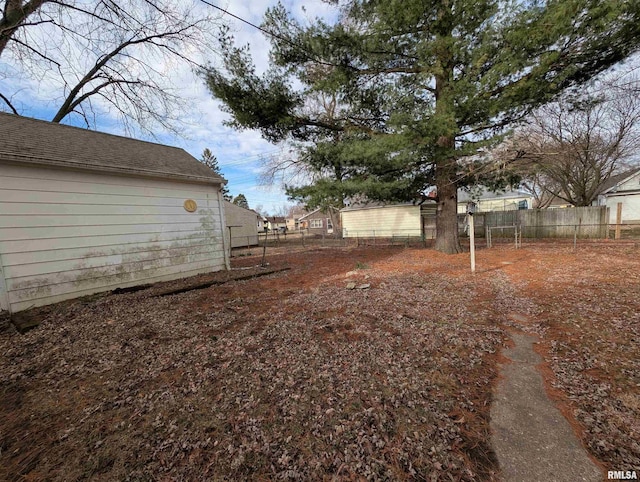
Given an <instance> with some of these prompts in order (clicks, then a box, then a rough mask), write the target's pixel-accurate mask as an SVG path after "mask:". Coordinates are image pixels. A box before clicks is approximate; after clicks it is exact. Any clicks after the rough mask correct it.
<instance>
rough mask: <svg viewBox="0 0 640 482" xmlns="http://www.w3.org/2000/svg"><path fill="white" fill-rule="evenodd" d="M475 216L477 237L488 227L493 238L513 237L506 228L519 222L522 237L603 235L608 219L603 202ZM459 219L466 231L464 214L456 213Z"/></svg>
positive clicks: (593, 236)
mask: <svg viewBox="0 0 640 482" xmlns="http://www.w3.org/2000/svg"><path fill="white" fill-rule="evenodd" d="M474 218H475V219H474V221H475V229H474V231H475V235H476V236H477V237H484V236H486V233H487V232H489V231H491V235H492V237H494V238H496V237H513V235H514V234H513V229H509V228H511V227H513V226H518V227H519V230H520V235H521V237H522V238H573V237H578V238H581V239H588V238H592V239H598V238H606V237H607V220H608V219H609V218H608V215H607V207H606V206H588V207H577V208H566V209H523V210H518V211H492V212H486V213H482V212H481V213H476V214H475V215H474ZM458 223H459V227H460V230H461V233H462V232H466V229H467V228H466V215H459V216H458ZM502 231H504V233H502Z"/></svg>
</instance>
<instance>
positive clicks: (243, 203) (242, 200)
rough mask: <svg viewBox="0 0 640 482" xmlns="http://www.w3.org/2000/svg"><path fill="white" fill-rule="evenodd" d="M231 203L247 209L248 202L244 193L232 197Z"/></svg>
mask: <svg viewBox="0 0 640 482" xmlns="http://www.w3.org/2000/svg"><path fill="white" fill-rule="evenodd" d="M233 204H235V205H236V206H240V207H241V208H245V209H249V202H248V201H247V198H246V197H245V195H244V194H238V195H237V196H236V197H235V198H233Z"/></svg>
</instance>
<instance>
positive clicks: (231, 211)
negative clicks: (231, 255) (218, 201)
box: [224, 201, 258, 248]
mask: <svg viewBox="0 0 640 482" xmlns="http://www.w3.org/2000/svg"><path fill="white" fill-rule="evenodd" d="M224 213H225V217H226V219H227V226H230V229H228V230H227V231H228V232H227V233H226V234H227V235H229V234H230V236H231V247H232V248H239V247H242V246H255V245H256V244H258V215H257V214H256V213H255V212H254V211H250V210H249V209H245V208H242V207H240V206H236V205H235V204H233V203H230V202H229V201H225V202H224Z"/></svg>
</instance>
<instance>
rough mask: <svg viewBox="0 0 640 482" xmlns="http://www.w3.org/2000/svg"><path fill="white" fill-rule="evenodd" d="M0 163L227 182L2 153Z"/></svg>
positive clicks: (219, 183)
mask: <svg viewBox="0 0 640 482" xmlns="http://www.w3.org/2000/svg"><path fill="white" fill-rule="evenodd" d="M0 161H8V162H11V163H16V164H31V165H37V166H44V167H61V168H65V169H74V170H82V171H93V172H109V173H115V174H129V175H134V176H140V177H152V178H156V179H169V180H178V181H189V182H196V183H200V184H212V185H215V186H222V185H223V184H226V183H227V181H226V180H225V179H223V178H221V177H220V178H215V177H206V176H190V175H186V174H177V173H172V172H162V171H152V170H148V169H133V168H127V167H120V166H97V165H88V164H81V163H78V162H70V161H60V160H58V159H43V158H37V157H30V156H23V155H19V154H10V153H9V154H8V153H0Z"/></svg>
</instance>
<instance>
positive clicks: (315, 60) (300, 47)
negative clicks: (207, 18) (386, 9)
mask: <svg viewBox="0 0 640 482" xmlns="http://www.w3.org/2000/svg"><path fill="white" fill-rule="evenodd" d="M200 1H201V2H202V3H204V4H206V5H209V6H210V7H213V8H215V9H216V10H219V11H221V12H222V13H224V14H226V15H229V16H230V17H233V18H235V19H236V20H240V21H241V22H243V23H246V24H247V25H249V26H250V27H253V28H255V29H257V30H260V31H261V32H262V33H264V34H266V35H269V36H270V37H273V38H276V39H278V40H282V41H283V42H285V43H288V44H289V45H291V46H292V47H295V48H297V49H299V50H300V51H301V52H302V53H304V54H306V56H307V58H308V59H309V60H313V61H314V62H317V63H319V64H321V65H327V66H330V67H344V66H340V65H336V64H333V63H331V62H325V61H324V60H319V59H318V58H316V57H315V55H314V54H312V53H310V52H309V51H308V50H307V49H306V48H305V47H304V46H302V45H300V44H298V43H296V42H293V41H291V40H289V39H288V38H286V37H283V36H282V35H278V34H277V33H274V32H270V31H269V30H267V29H265V28H262V27H260V26H259V25H256V24H254V23H251V22H249V21H248V20H245V19H244V18H242V17H239V16H237V15H236V14H233V13H231V12H229V11H228V10H225V9H224V8H222V7H218V6H217V5H214V4H213V3H211V2H208V1H207V0H200Z"/></svg>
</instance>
